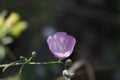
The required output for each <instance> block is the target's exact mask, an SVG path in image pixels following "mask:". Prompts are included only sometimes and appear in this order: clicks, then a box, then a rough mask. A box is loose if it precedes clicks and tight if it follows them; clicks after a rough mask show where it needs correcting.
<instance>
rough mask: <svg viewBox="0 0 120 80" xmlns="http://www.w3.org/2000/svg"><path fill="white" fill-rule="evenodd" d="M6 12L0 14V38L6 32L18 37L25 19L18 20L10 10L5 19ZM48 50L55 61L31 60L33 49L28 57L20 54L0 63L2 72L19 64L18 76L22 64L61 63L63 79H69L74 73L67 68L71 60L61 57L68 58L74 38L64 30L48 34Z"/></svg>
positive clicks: (72, 48)
mask: <svg viewBox="0 0 120 80" xmlns="http://www.w3.org/2000/svg"><path fill="white" fill-rule="evenodd" d="M5 16H6V12H5V11H3V12H2V13H1V14H0V40H1V41H2V39H3V38H5V37H6V36H7V34H10V35H13V36H15V37H18V36H19V35H20V33H21V32H22V31H23V30H25V29H26V27H27V23H26V22H25V21H20V16H19V14H17V13H15V12H12V13H11V14H10V15H9V17H8V18H7V19H5ZM46 42H47V44H48V48H49V50H50V51H51V52H52V54H53V55H54V56H55V57H56V58H58V60H57V61H51V62H33V61H32V59H33V58H34V57H35V55H36V52H35V51H33V52H32V55H31V56H30V57H29V58H26V57H23V56H20V60H18V61H14V62H11V63H8V64H1V65H0V67H1V68H3V72H4V71H5V70H6V69H7V68H9V67H10V66H17V65H21V67H20V70H19V72H18V75H19V76H20V75H21V73H22V70H23V68H24V65H26V64H27V65H40V64H63V65H64V66H65V70H63V76H65V80H70V79H71V77H72V76H73V75H74V73H71V72H69V71H68V70H67V68H68V67H69V66H71V64H72V61H71V60H70V59H67V60H66V61H65V62H63V61H62V60H63V59H66V58H68V57H69V56H70V55H71V54H72V52H73V50H74V46H75V44H76V39H75V38H74V37H73V36H71V35H68V34H67V33H66V32H56V33H55V34H54V35H50V36H49V37H48V38H47V40H46Z"/></svg>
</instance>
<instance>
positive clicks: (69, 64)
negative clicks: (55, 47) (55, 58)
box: [65, 59, 72, 67]
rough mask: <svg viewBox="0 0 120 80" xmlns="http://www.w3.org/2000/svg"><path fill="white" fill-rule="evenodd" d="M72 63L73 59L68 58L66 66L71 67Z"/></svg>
mask: <svg viewBox="0 0 120 80" xmlns="http://www.w3.org/2000/svg"><path fill="white" fill-rule="evenodd" d="M71 65H72V60H71V59H67V60H66V61H65V66H66V67H69V66H71Z"/></svg>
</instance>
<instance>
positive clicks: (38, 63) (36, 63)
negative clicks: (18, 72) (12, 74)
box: [0, 61, 63, 68]
mask: <svg viewBox="0 0 120 80" xmlns="http://www.w3.org/2000/svg"><path fill="white" fill-rule="evenodd" d="M62 63H63V62H61V61H52V62H28V63H24V62H16V63H14V64H12V65H11V66H18V65H23V64H27V65H40V64H62ZM9 64H10V63H9ZM9 64H2V65H0V68H2V67H6V66H7V65H9Z"/></svg>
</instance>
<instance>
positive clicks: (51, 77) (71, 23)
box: [0, 0, 120, 80]
mask: <svg viewBox="0 0 120 80" xmlns="http://www.w3.org/2000/svg"><path fill="white" fill-rule="evenodd" d="M4 10H6V11H7V12H8V13H10V12H13V11H14V12H17V13H18V14H19V15H20V16H21V19H22V20H25V21H27V22H28V27H27V29H26V30H25V31H23V32H22V34H21V35H20V36H19V37H17V38H14V41H13V42H12V43H11V44H8V45H7V48H9V51H8V52H7V53H4V54H8V55H6V56H4V57H2V58H1V59H0V63H1V64H3V63H10V62H12V61H15V60H18V59H19V56H25V57H30V56H31V52H32V51H36V52H37V56H36V57H35V58H34V59H33V61H53V60H57V59H56V58H55V57H54V56H53V55H52V54H51V52H50V51H49V49H48V46H47V42H46V39H47V37H48V36H49V35H52V34H54V33H55V32H58V31H65V32H67V33H68V34H70V35H73V36H74V37H75V38H76V40H77V43H76V46H75V49H74V52H73V54H72V55H71V56H70V57H69V58H71V59H72V60H73V63H75V62H76V61H78V60H79V61H83V60H85V61H86V62H87V64H89V65H83V66H82V67H80V68H79V69H78V70H77V72H76V74H75V76H74V77H73V78H72V80H101V79H102V80H120V62H119V61H120V1H119V0H1V1H0V12H2V11H4ZM1 48H2V47H1ZM7 50H8V49H7ZM1 55H3V54H2V53H0V56H1ZM88 66H90V68H89V67H88ZM87 67H88V68H87ZM19 68H20V66H14V67H10V68H8V69H7V70H6V71H5V72H4V73H2V69H0V71H1V72H0V78H7V79H5V80H18V79H16V76H15V75H16V74H17V73H18V71H19ZM86 68H87V69H86ZM63 69H64V66H63V65H60V64H54V65H26V66H25V67H24V69H23V72H22V80H56V79H57V78H58V77H60V76H61V74H62V70H63ZM13 78H14V79H13ZM59 80H62V79H59Z"/></svg>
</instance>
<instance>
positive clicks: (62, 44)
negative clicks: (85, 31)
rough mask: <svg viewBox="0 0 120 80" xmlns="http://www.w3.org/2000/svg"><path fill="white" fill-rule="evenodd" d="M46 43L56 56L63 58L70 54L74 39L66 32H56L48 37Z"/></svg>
mask: <svg viewBox="0 0 120 80" xmlns="http://www.w3.org/2000/svg"><path fill="white" fill-rule="evenodd" d="M47 43H48V46H49V49H50V51H51V52H52V53H53V54H54V56H55V57H56V58H59V59H65V58H67V57H69V56H70V55H71V54H72V52H73V49H74V46H75V43H76V40H75V38H74V37H73V36H71V35H67V33H66V32H57V33H55V34H54V35H53V36H49V37H48V39H47Z"/></svg>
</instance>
